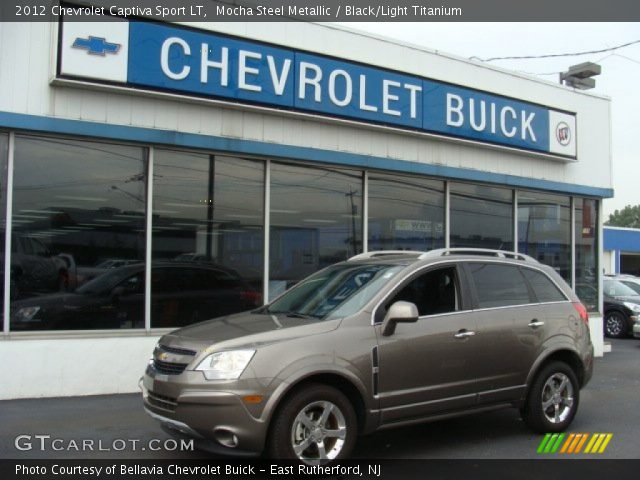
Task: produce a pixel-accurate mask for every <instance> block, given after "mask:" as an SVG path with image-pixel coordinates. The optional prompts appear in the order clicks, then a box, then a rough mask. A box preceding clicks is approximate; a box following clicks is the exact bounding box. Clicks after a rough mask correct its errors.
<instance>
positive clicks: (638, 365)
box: [0, 339, 640, 459]
mask: <svg viewBox="0 0 640 480" xmlns="http://www.w3.org/2000/svg"><path fill="white" fill-rule="evenodd" d="M611 343H612V352H611V353H607V354H605V356H604V358H601V359H597V360H596V364H595V370H594V376H593V379H592V380H591V382H590V383H589V385H587V387H586V388H585V389H584V390H582V392H581V399H580V408H579V411H578V414H577V416H576V418H575V420H574V422H573V424H572V425H571V428H570V429H569V432H576V433H577V432H580V433H605V432H606V433H612V434H613V437H612V439H611V441H610V443H609V445H608V447H607V449H606V451H605V452H604V453H603V454H599V455H589V454H580V455H573V456H572V458H576V459H578V458H596V457H597V458H602V459H604V458H608V459H624V458H630V459H639V458H640V428H639V427H640V425H639V424H640V341H639V340H635V339H625V340H613V341H612V342H611ZM38 435H44V436H45V437H43V438H40V437H37V436H38ZM47 435H48V436H49V438H47V437H46V436H47ZM18 437H19V438H18ZM16 438H18V440H17V444H18V445H19V446H20V448H21V449H18V448H17V447H16ZM541 439H542V436H541V435H537V434H533V433H531V432H530V431H529V430H528V429H527V428H526V426H525V425H524V423H523V422H522V420H520V418H519V414H518V412H517V410H515V409H508V410H500V411H494V412H489V413H483V414H476V415H469V416H465V417H460V418H456V419H451V420H443V421H439V422H434V423H426V424H422V425H417V426H412V427H404V428H398V429H394V430H385V431H382V432H378V433H374V434H372V435H368V436H365V437H361V438H360V439H359V441H358V445H357V447H356V451H355V452H354V457H356V458H363V459H373V458H377V459H381V458H425V459H463V458H464V459H527V458H539V457H540V455H539V454H537V453H536V449H537V447H538V444H539V443H540V441H541ZM54 440H55V442H54ZM167 441H168V442H167ZM165 442H167V443H165ZM43 444H44V446H45V448H44V450H42V449H41V448H40V447H41V445H43ZM174 447H176V445H175V443H174V442H173V440H172V439H171V437H169V436H168V435H167V434H165V433H164V432H163V431H162V430H161V429H160V427H159V426H158V424H157V422H156V421H155V420H153V419H152V418H150V417H149V416H148V415H146V414H145V413H144V411H143V410H142V404H141V399H140V395H138V394H127V395H101V396H91V397H71V398H42V399H22V400H5V401H1V402H0V458H12V459H28V458H51V459H64V458H69V459H71V458H75V459H77V458H98V459H109V458H118V459H125V458H140V459H142V458H147V459H160V458H163V459H167V458H173V459H179V458H184V459H194V458H212V456H211V455H210V454H208V453H204V452H199V451H180V450H179V449H175V448H174ZM558 457H559V456H556V458H558ZM563 457H566V455H563Z"/></svg>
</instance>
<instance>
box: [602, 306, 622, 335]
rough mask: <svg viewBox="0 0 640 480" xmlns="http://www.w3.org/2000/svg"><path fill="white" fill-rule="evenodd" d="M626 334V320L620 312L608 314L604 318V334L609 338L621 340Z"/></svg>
mask: <svg viewBox="0 0 640 480" xmlns="http://www.w3.org/2000/svg"><path fill="white" fill-rule="evenodd" d="M626 333H627V319H626V318H625V317H624V315H623V314H622V313H620V312H616V311H613V312H609V313H607V314H606V315H605V317H604V334H605V335H606V336H607V337H611V338H622V337H625V336H626Z"/></svg>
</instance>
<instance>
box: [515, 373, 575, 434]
mask: <svg viewBox="0 0 640 480" xmlns="http://www.w3.org/2000/svg"><path fill="white" fill-rule="evenodd" d="M579 400H580V386H579V385H578V379H577V378H576V375H575V373H574V372H573V370H572V369H571V367H569V365H567V364H566V363H564V362H552V363H550V364H549V365H547V366H545V367H544V368H543V369H542V370H541V371H540V373H538V375H537V376H536V378H535V380H534V381H533V384H532V385H531V389H530V390H529V395H528V396H527V401H526V403H525V406H524V408H523V410H522V419H523V420H524V421H525V423H526V424H527V425H528V426H529V428H531V429H532V430H534V431H535V432H538V433H549V432H562V431H564V430H565V429H566V428H567V427H568V426H569V425H570V424H571V422H572V421H573V417H575V415H576V412H577V411H578V403H579Z"/></svg>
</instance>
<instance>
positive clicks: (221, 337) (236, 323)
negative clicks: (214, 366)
mask: <svg viewBox="0 0 640 480" xmlns="http://www.w3.org/2000/svg"><path fill="white" fill-rule="evenodd" d="M339 324H340V321H338V320H326V321H320V320H314V319H300V318H289V317H287V316H286V315H273V314H265V313H257V312H256V313H254V312H243V313H236V314H234V315H229V316H226V317H219V318H214V319H212V320H206V321H204V322H200V323H196V324H194V325H189V326H188V327H183V328H181V329H179V330H175V331H173V332H171V333H169V334H167V335H165V336H163V337H162V339H161V340H160V343H162V344H163V345H166V346H171V347H178V348H179V347H184V348H188V349H193V350H201V349H202V348H206V347H208V346H210V345H213V344H220V343H222V342H228V346H232V345H233V346H235V345H261V344H267V343H274V342H278V341H282V340H286V339H290V338H295V337H298V336H303V335H304V336H306V335H315V334H319V333H324V332H328V331H331V330H334V329H335V328H337V327H338V325H339ZM234 340H238V341H234Z"/></svg>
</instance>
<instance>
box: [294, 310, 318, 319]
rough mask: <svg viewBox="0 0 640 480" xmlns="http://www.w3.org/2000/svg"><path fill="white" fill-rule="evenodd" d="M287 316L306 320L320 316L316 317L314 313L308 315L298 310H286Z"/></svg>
mask: <svg viewBox="0 0 640 480" xmlns="http://www.w3.org/2000/svg"><path fill="white" fill-rule="evenodd" d="M287 317H289V318H304V319H306V320H308V319H310V318H314V319H318V318H320V317H317V316H316V315H309V314H307V313H300V312H287Z"/></svg>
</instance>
